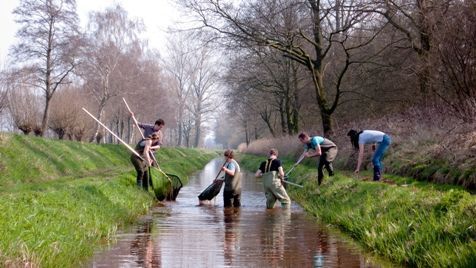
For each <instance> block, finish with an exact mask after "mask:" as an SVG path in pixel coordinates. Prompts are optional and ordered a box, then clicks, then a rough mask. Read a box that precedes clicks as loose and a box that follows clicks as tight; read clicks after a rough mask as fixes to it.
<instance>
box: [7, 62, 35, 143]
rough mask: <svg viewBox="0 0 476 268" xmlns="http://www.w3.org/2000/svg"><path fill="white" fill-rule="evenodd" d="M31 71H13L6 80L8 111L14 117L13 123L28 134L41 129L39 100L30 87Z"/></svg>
mask: <svg viewBox="0 0 476 268" xmlns="http://www.w3.org/2000/svg"><path fill="white" fill-rule="evenodd" d="M30 78H31V74H30V73H25V70H24V69H23V70H22V71H17V72H11V73H9V74H8V77H7V78H6V80H4V81H5V82H6V87H7V89H8V90H7V92H8V94H7V102H8V111H9V112H10V116H11V117H12V119H13V124H14V125H15V127H16V128H18V129H19V130H21V131H22V132H23V134H25V135H28V134H30V133H31V132H35V134H36V135H38V134H39V132H38V130H39V129H40V126H39V124H38V123H39V122H40V118H39V115H40V114H41V113H40V111H39V107H40V105H39V103H38V102H39V100H38V98H37V96H36V95H35V93H34V91H35V89H34V88H31V87H28V86H27V85H28V84H30V82H29V81H28V79H30Z"/></svg>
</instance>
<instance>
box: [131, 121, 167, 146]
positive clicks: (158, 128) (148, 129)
mask: <svg viewBox="0 0 476 268" xmlns="http://www.w3.org/2000/svg"><path fill="white" fill-rule="evenodd" d="M131 115H132V117H134V113H132V112H131ZM137 126H138V127H139V128H142V129H143V130H144V133H143V135H144V137H148V136H150V135H151V134H152V133H157V135H158V136H159V138H158V139H157V141H155V142H154V144H153V145H152V147H151V149H152V152H155V150H157V149H159V148H160V146H161V145H162V141H163V133H162V128H163V127H164V126H165V122H164V120H163V119H160V118H159V119H157V120H156V121H155V123H154V125H152V124H146V123H140V122H137Z"/></svg>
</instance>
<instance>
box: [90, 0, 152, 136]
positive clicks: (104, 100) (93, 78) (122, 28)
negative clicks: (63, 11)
mask: <svg viewBox="0 0 476 268" xmlns="http://www.w3.org/2000/svg"><path fill="white" fill-rule="evenodd" d="M142 30H143V25H142V23H140V22H138V21H133V20H131V19H129V18H128V15H127V12H126V11H125V10H124V9H123V8H122V7H121V6H119V5H116V6H114V7H112V8H108V9H106V10H105V11H104V12H92V13H91V14H90V18H89V24H88V28H87V33H88V34H87V37H86V45H87V46H86V47H85V50H84V54H83V58H84V64H83V65H82V70H81V76H82V77H83V78H84V79H85V81H86V83H85V87H86V89H87V90H88V91H89V92H90V93H91V94H92V96H93V97H94V99H95V100H96V102H97V105H98V107H97V118H98V119H99V120H100V121H101V120H102V119H103V118H104V112H105V108H106V105H107V104H108V102H109V100H110V99H111V98H113V97H115V96H118V95H120V94H121V93H123V92H121V91H120V90H121V89H122V87H119V86H118V85H121V84H123V83H125V81H126V80H127V79H130V77H127V76H126V75H124V74H122V73H121V71H120V69H121V68H123V69H124V70H125V69H126V68H127V67H126V66H124V65H121V64H123V63H125V61H127V59H126V57H127V56H128V55H127V53H128V51H130V50H131V49H132V50H133V49H135V48H136V47H137V43H138V42H139V38H138V35H139V33H140V32H141V31H142ZM99 130H100V126H99V124H96V129H95V131H94V134H93V135H92V136H91V139H90V141H94V140H97V136H98V134H99Z"/></svg>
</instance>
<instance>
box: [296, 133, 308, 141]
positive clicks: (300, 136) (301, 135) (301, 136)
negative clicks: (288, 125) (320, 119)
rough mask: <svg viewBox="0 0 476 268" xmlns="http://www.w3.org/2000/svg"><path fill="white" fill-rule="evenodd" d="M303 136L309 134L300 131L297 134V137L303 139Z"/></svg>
mask: <svg viewBox="0 0 476 268" xmlns="http://www.w3.org/2000/svg"><path fill="white" fill-rule="evenodd" d="M305 137H309V134H307V133H306V132H301V133H300V134H299V136H298V138H299V139H301V140H302V139H304V138H305Z"/></svg>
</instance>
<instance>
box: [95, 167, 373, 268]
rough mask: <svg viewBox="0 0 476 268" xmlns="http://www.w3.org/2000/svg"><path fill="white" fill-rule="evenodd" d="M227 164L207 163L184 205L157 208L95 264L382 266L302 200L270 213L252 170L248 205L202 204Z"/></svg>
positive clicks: (185, 193)
mask: <svg viewBox="0 0 476 268" xmlns="http://www.w3.org/2000/svg"><path fill="white" fill-rule="evenodd" d="M222 164H223V163H222V162H221V159H217V160H215V161H212V162H210V163H209V164H207V165H206V166H205V168H204V169H203V170H202V171H201V172H199V173H198V174H197V175H196V176H194V177H193V178H191V179H190V183H189V184H188V185H186V186H185V187H183V188H182V190H181V192H180V194H179V196H178V198H177V201H176V202H167V203H165V206H163V207H156V208H154V209H153V211H152V213H151V214H150V215H149V216H148V219H147V220H142V222H141V223H139V224H138V225H137V226H136V227H134V228H136V229H133V230H131V231H130V232H128V231H127V230H126V231H125V232H124V233H125V234H122V235H119V236H118V243H117V244H116V245H115V246H114V247H112V248H110V249H109V250H108V251H104V252H100V253H98V254H97V255H96V256H95V257H94V259H93V261H92V264H91V265H89V267H91V266H92V267H299V268H304V267H379V265H376V264H373V263H371V262H369V261H368V259H367V258H365V257H364V256H362V255H360V254H359V252H358V250H356V249H355V248H354V247H352V246H350V245H349V244H348V243H347V242H343V241H342V240H341V239H340V238H339V237H338V236H337V235H335V234H333V233H332V232H329V230H328V229H327V228H325V227H323V226H321V225H319V224H317V223H316V222H315V219H314V218H311V217H309V216H307V215H306V214H305V213H304V212H303V210H302V209H301V208H300V207H299V206H297V205H296V204H295V203H293V204H292V206H291V209H281V208H275V209H271V210H267V209H266V198H265V196H264V192H263V185H262V183H261V181H260V180H259V179H258V180H257V179H256V178H254V176H253V174H252V173H245V174H243V195H242V207H241V208H223V198H222V194H219V195H218V196H217V197H216V198H215V199H214V200H212V202H210V204H208V205H201V206H200V205H198V198H197V195H198V194H199V193H200V192H201V191H202V190H203V189H204V188H206V187H207V186H208V185H209V184H210V183H211V182H212V180H213V179H214V178H215V176H216V173H217V171H218V170H219V168H220V167H221V165H222Z"/></svg>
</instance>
